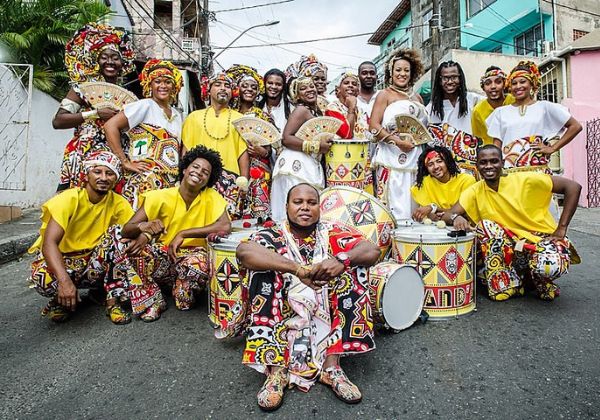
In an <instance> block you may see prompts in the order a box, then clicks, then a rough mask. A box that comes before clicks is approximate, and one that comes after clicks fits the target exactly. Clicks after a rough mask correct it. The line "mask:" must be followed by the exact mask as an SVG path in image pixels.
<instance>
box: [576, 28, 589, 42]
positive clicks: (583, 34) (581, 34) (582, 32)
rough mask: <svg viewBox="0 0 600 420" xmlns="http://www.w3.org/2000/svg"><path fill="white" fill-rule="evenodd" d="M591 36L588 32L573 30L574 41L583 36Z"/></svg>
mask: <svg viewBox="0 0 600 420" xmlns="http://www.w3.org/2000/svg"><path fill="white" fill-rule="evenodd" d="M587 34H589V32H588V31H582V30H580V29H573V41H577V40H578V39H579V38H581V37H582V36H586V35H587Z"/></svg>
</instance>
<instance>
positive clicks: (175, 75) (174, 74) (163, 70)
mask: <svg viewBox="0 0 600 420" xmlns="http://www.w3.org/2000/svg"><path fill="white" fill-rule="evenodd" d="M157 77H165V78H167V79H170V80H172V81H173V87H174V88H175V89H174V91H173V92H172V93H171V103H176V102H177V95H178V94H179V91H180V90H181V87H182V86H183V77H182V76H181V72H180V71H179V69H178V68H177V67H175V66H174V65H173V63H171V62H170V61H166V60H159V59H156V58H153V59H151V60H149V61H148V62H147V63H146V64H145V65H144V68H143V69H142V72H141V73H140V75H139V77H138V78H139V80H140V85H142V89H143V93H144V97H146V98H150V97H151V96H152V87H151V84H152V81H153V80H154V79H156V78H157Z"/></svg>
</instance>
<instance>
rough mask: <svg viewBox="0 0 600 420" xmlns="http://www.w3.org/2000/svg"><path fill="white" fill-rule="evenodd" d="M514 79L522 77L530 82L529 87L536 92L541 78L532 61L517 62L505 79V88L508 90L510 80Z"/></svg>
mask: <svg viewBox="0 0 600 420" xmlns="http://www.w3.org/2000/svg"><path fill="white" fill-rule="evenodd" d="M516 77H524V78H525V79H527V80H529V81H530V82H531V87H532V88H533V90H534V91H537V90H538V88H539V87H540V82H541V80H542V76H541V74H540V70H539V69H538V66H537V65H536V64H535V63H534V62H533V61H519V64H517V65H516V66H515V68H514V69H512V71H511V72H510V74H509V75H508V77H507V79H506V87H507V88H509V87H510V85H511V83H512V80H513V79H514V78H516Z"/></svg>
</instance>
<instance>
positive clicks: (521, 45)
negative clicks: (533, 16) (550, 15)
mask: <svg viewBox="0 0 600 420" xmlns="http://www.w3.org/2000/svg"><path fill="white" fill-rule="evenodd" d="M543 40H544V28H543V26H542V25H541V24H540V23H538V24H537V25H535V26H533V27H531V28H530V29H528V30H526V31H525V32H523V33H522V34H520V35H517V36H516V37H515V54H517V55H534V56H538V55H539V51H540V50H541V48H539V46H540V44H541V41H543Z"/></svg>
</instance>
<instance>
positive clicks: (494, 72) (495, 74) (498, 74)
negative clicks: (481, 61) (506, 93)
mask: <svg viewBox="0 0 600 420" xmlns="http://www.w3.org/2000/svg"><path fill="white" fill-rule="evenodd" d="M492 77H501V78H503V79H505V80H506V73H504V72H503V71H502V70H501V69H492V70H490V71H487V72H485V74H484V75H483V76H481V79H480V84H481V87H482V88H483V85H484V84H485V82H486V80H488V79H490V78H492Z"/></svg>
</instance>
